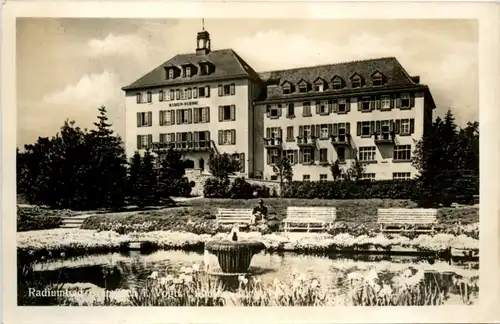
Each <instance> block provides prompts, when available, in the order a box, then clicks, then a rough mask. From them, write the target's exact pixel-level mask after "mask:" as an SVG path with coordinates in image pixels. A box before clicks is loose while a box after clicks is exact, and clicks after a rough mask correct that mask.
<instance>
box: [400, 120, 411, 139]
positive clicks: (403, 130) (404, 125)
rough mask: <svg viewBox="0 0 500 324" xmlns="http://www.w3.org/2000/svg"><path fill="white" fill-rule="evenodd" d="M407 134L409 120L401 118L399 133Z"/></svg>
mask: <svg viewBox="0 0 500 324" xmlns="http://www.w3.org/2000/svg"><path fill="white" fill-rule="evenodd" d="M409 134H410V120H409V119H401V135H409Z"/></svg>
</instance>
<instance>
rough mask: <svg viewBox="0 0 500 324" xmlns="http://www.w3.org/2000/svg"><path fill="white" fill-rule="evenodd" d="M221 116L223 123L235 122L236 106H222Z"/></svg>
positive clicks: (220, 108) (220, 109)
mask: <svg viewBox="0 0 500 324" xmlns="http://www.w3.org/2000/svg"><path fill="white" fill-rule="evenodd" d="M219 114H220V118H219V119H220V120H221V121H229V120H235V116H234V114H235V108H234V106H220V107H219Z"/></svg>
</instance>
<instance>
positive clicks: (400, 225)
mask: <svg viewBox="0 0 500 324" xmlns="http://www.w3.org/2000/svg"><path fill="white" fill-rule="evenodd" d="M377 217H378V219H377V223H378V224H380V231H381V232H410V231H415V232H431V233H433V232H434V230H435V229H434V227H435V225H436V224H437V209H431V208H406V209H405V208H380V209H378V211H377Z"/></svg>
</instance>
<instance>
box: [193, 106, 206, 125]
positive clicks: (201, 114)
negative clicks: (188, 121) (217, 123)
mask: <svg viewBox="0 0 500 324" xmlns="http://www.w3.org/2000/svg"><path fill="white" fill-rule="evenodd" d="M193 114H194V122H195V123H208V122H209V121H210V117H209V116H210V107H201V108H194V109H193Z"/></svg>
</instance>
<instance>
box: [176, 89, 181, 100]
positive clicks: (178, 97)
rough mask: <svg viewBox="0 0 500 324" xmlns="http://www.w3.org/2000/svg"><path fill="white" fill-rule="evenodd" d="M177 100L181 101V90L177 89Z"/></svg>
mask: <svg viewBox="0 0 500 324" xmlns="http://www.w3.org/2000/svg"><path fill="white" fill-rule="evenodd" d="M175 99H176V100H181V89H175Z"/></svg>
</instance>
